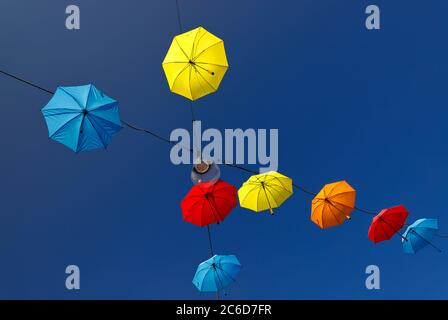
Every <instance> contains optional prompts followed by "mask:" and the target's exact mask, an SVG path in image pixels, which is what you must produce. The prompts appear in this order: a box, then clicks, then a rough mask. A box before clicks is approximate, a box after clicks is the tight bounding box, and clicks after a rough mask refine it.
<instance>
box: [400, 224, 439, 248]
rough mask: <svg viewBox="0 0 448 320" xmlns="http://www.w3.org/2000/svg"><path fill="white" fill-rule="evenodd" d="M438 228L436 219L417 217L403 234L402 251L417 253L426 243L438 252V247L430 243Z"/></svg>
mask: <svg viewBox="0 0 448 320" xmlns="http://www.w3.org/2000/svg"><path fill="white" fill-rule="evenodd" d="M437 230H439V226H438V221H437V219H419V220H417V221H415V222H414V223H413V224H411V225H410V226H409V227H408V228H407V229H406V231H405V232H404V234H403V239H402V240H401V241H402V243H403V251H404V252H406V253H417V251H420V250H421V249H423V248H424V247H426V246H427V245H430V246H431V247H433V248H434V249H436V250H437V251H439V252H442V250H440V249H439V248H437V247H436V246H435V245H433V244H432V240H433V238H434V236H435V235H436V233H437Z"/></svg>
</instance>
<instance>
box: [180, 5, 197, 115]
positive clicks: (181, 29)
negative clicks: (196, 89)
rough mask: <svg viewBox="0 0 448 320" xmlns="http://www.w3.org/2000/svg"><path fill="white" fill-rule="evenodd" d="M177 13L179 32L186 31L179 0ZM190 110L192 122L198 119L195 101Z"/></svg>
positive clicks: (191, 102)
mask: <svg viewBox="0 0 448 320" xmlns="http://www.w3.org/2000/svg"><path fill="white" fill-rule="evenodd" d="M176 13H177V23H178V24H179V32H180V33H182V32H183V31H184V28H183V24H182V17H181V15H180V6H179V0H176ZM190 112H191V120H192V122H194V121H195V120H196V117H195V114H194V106H193V101H190Z"/></svg>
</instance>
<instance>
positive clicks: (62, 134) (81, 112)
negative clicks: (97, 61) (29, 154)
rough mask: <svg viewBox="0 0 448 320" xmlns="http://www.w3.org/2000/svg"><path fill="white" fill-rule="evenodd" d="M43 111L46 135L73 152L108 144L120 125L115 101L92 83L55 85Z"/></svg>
mask: <svg viewBox="0 0 448 320" xmlns="http://www.w3.org/2000/svg"><path fill="white" fill-rule="evenodd" d="M42 114H43V115H44V118H45V121H46V123H47V127H48V134H49V137H50V138H51V139H53V140H55V141H58V142H60V143H62V144H63V145H65V146H67V147H68V148H70V149H71V150H73V151H75V152H80V151H85V150H93V149H100V148H107V146H108V144H109V143H110V140H111V139H112V137H113V136H114V135H115V134H116V133H117V132H118V131H120V129H121V128H122V126H121V121H120V116H119V113H118V103H117V101H116V100H114V99H112V98H109V97H108V96H106V95H104V94H103V93H102V92H100V91H99V90H98V89H97V88H95V86H94V85H91V84H89V85H84V86H78V87H58V88H57V90H56V93H55V94H54V95H53V97H52V98H51V100H50V101H49V102H48V104H47V105H46V106H45V107H44V108H43V109H42Z"/></svg>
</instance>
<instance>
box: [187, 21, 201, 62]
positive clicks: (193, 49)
mask: <svg viewBox="0 0 448 320" xmlns="http://www.w3.org/2000/svg"><path fill="white" fill-rule="evenodd" d="M198 29H199V28H198ZM199 30H200V29H199ZM199 30H198V31H197V32H196V34H195V36H194V39H193V44H192V46H191V56H190V58H189V60H193V57H194V51H195V48H194V44H195V42H196V39H197V38H198V34H199ZM201 37H202V36H201ZM198 44H199V43H198Z"/></svg>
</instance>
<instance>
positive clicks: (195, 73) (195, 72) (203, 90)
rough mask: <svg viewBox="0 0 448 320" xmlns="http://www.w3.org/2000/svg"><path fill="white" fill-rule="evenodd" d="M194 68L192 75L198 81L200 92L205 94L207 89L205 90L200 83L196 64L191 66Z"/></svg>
mask: <svg viewBox="0 0 448 320" xmlns="http://www.w3.org/2000/svg"><path fill="white" fill-rule="evenodd" d="M193 68H194V76H195V77H196V81H197V82H198V83H199V86H200V87H201V90H202V93H203V94H206V93H207V90H205V88H204V86H203V85H202V83H201V81H200V80H199V78H198V73H199V74H200V72H199V71H198V70H197V69H196V66H193Z"/></svg>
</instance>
